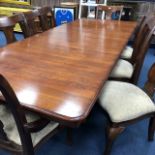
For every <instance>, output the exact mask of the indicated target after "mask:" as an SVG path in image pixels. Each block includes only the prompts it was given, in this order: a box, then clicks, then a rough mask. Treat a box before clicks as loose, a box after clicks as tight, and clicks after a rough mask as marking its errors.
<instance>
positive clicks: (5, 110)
mask: <svg viewBox="0 0 155 155" xmlns="http://www.w3.org/2000/svg"><path fill="white" fill-rule="evenodd" d="M0 91H1V97H3V100H2V99H1V102H0V147H1V148H2V149H4V150H7V151H10V152H11V153H12V154H16V155H34V152H35V150H36V149H37V148H38V147H39V146H40V145H41V144H42V143H43V142H45V141H46V140H47V139H49V138H50V137H51V136H52V135H54V134H55V133H56V132H57V131H58V130H59V129H60V125H59V124H58V123H56V122H54V121H50V120H48V119H45V118H43V117H40V116H38V115H37V114H35V113H34V112H28V111H27V112H26V111H25V110H24V108H23V107H22V105H21V104H20V103H19V101H18V99H17V97H16V94H15V92H14V90H13V89H12V87H11V86H10V84H9V83H8V81H7V80H6V79H5V77H4V76H3V75H0Z"/></svg>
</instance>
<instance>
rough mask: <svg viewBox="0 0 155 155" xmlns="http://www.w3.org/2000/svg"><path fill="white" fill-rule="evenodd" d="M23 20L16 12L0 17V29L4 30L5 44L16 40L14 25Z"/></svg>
mask: <svg viewBox="0 0 155 155" xmlns="http://www.w3.org/2000/svg"><path fill="white" fill-rule="evenodd" d="M22 21H23V18H22V16H21V14H16V15H13V16H10V17H7V16H5V17H0V30H1V31H3V32H4V34H5V37H6V41H7V44H9V43H13V42H15V41H16V37H15V35H14V27H15V25H16V24H17V23H20V22H22Z"/></svg>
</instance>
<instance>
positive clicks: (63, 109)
mask: <svg viewBox="0 0 155 155" xmlns="http://www.w3.org/2000/svg"><path fill="white" fill-rule="evenodd" d="M135 27H136V23H135V22H123V21H108V20H107V21H100V20H88V19H81V20H77V21H75V22H73V23H70V24H65V25H62V26H59V27H57V28H54V29H51V30H49V31H46V32H44V33H41V34H37V35H35V36H33V37H30V38H27V39H25V40H23V41H19V42H16V43H13V44H10V45H8V46H5V47H4V48H1V49H0V73H1V74H3V75H4V76H5V77H6V78H7V79H8V81H9V82H10V84H11V85H12V87H13V89H14V90H15V93H16V95H17V97H18V99H19V101H20V103H21V104H22V105H23V107H25V108H28V109H29V110H32V111H37V112H38V113H40V114H43V115H46V116H47V117H49V118H53V119H54V120H58V121H60V122H64V123H68V124H78V123H79V122H81V121H83V120H84V119H85V118H86V117H87V116H88V114H89V112H90V110H91V108H92V107H93V105H94V103H95V101H96V99H97V97H98V94H99V92H100V90H101V88H102V86H103V84H104V82H105V81H106V80H107V78H108V75H109V73H110V71H111V69H112V67H113V66H114V64H115V63H116V61H117V59H118V58H119V56H120V53H121V51H122V50H123V48H124V47H125V45H126V43H127V41H128V39H129V38H130V36H131V34H132V32H133V31H134V29H135Z"/></svg>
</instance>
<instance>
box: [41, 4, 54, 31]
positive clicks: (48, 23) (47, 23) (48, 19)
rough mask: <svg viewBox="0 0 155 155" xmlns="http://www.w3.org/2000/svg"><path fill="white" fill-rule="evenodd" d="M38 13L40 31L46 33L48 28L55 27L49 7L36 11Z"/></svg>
mask: <svg viewBox="0 0 155 155" xmlns="http://www.w3.org/2000/svg"><path fill="white" fill-rule="evenodd" d="M38 11H39V13H40V14H39V20H40V25H41V28H42V31H46V30H48V29H50V28H53V27H55V20H54V15H53V12H52V9H51V7H49V6H44V7H41V8H39V9H38Z"/></svg>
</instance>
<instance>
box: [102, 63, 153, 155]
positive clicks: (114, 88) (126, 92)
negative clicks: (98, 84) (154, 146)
mask: <svg viewBox="0 0 155 155" xmlns="http://www.w3.org/2000/svg"><path fill="white" fill-rule="evenodd" d="M145 91H146V92H147V93H148V95H147V93H146V92H145ZM145 91H144V90H142V89H140V88H139V87H138V86H135V85H133V84H131V83H127V82H121V81H107V82H106V83H105V85H104V87H103V89H102V91H101V94H100V96H99V104H100V106H101V107H102V109H103V110H104V111H105V112H106V114H107V116H108V117H107V118H108V122H109V124H108V126H107V133H106V135H107V142H106V146H105V151H104V155H110V152H111V149H112V144H113V142H114V140H115V139H116V138H117V136H118V135H120V134H121V133H122V132H123V131H124V130H125V128H126V127H127V126H128V125H131V124H133V123H136V122H137V121H140V120H142V119H145V118H150V123H149V127H148V140H149V141H152V140H153V137H154V132H155V103H153V100H152V99H151V98H150V97H153V94H154V93H155V63H154V64H153V65H152V67H151V69H150V71H149V74H148V81H147V82H146V85H145Z"/></svg>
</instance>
